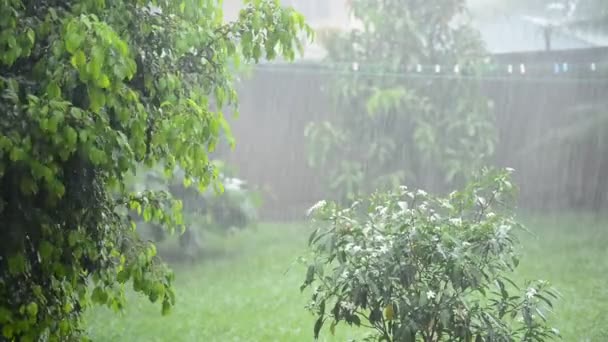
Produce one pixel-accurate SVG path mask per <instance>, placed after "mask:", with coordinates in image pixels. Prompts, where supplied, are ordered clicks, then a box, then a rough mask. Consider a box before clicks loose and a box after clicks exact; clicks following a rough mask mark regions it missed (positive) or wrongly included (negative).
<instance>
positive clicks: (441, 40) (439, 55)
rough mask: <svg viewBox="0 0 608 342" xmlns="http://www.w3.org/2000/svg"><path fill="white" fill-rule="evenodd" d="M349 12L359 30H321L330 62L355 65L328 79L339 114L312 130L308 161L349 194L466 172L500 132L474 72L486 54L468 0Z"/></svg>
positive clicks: (360, 0)
mask: <svg viewBox="0 0 608 342" xmlns="http://www.w3.org/2000/svg"><path fill="white" fill-rule="evenodd" d="M351 10H352V14H353V16H354V18H355V19H356V21H357V22H358V23H359V27H360V28H359V29H355V30H353V31H352V32H347V33H339V32H338V33H336V32H333V33H327V34H323V35H320V37H323V41H324V45H325V47H326V49H327V52H328V56H327V60H328V62H330V63H334V64H335V65H336V66H338V67H343V68H344V69H345V70H347V71H348V73H347V75H345V76H344V75H342V76H337V77H336V78H335V79H334V80H333V81H334V82H333V83H332V85H331V86H330V88H331V89H330V91H331V92H332V94H333V95H334V98H335V100H336V104H337V105H336V107H337V108H338V109H337V110H336V113H335V115H332V117H331V119H329V120H327V121H326V122H316V123H313V124H311V125H310V126H309V127H308V128H307V131H306V135H307V137H308V139H309V143H310V151H311V152H310V157H311V158H310V163H311V164H312V165H313V166H315V167H318V168H319V169H320V170H331V171H328V173H327V174H324V175H323V178H325V179H326V180H328V185H329V187H330V188H331V189H332V191H334V192H335V191H336V190H337V189H340V191H339V194H340V197H343V198H352V197H354V195H356V194H357V193H368V192H370V190H373V189H376V188H383V187H386V186H394V185H397V184H403V182H408V184H419V185H421V186H424V187H425V188H427V189H436V188H440V187H441V186H442V184H445V183H451V182H453V181H459V180H464V179H466V178H467V175H469V174H471V171H472V170H475V169H477V168H478V167H479V166H480V165H482V164H483V163H484V161H485V160H486V159H487V158H488V157H489V156H491V155H492V153H493V147H494V143H495V140H496V137H495V136H496V133H495V128H494V123H493V115H492V110H491V107H490V104H489V102H488V100H486V99H485V98H484V97H483V96H481V95H480V89H479V88H480V86H479V84H478V83H477V82H476V81H475V80H474V78H473V77H471V76H472V75H474V73H475V72H476V71H475V70H474V69H473V68H472V67H471V65H479V64H481V62H482V61H483V59H484V57H485V56H484V49H483V46H482V43H481V40H480V38H479V35H478V33H477V32H475V31H474V30H473V29H472V28H471V26H470V25H469V23H468V19H467V18H468V16H467V12H466V7H465V1H464V0H450V1H444V0H433V1H416V0H389V1H383V2H381V3H378V2H377V1H373V0H353V1H351ZM386 18H391V20H386ZM436 65H439V66H440V68H439V69H437V68H436ZM406 74H407V75H409V76H404V75H406ZM446 74H448V75H452V76H453V75H455V74H460V75H457V76H456V77H450V76H446ZM439 75H443V76H439ZM438 76H439V77H438Z"/></svg>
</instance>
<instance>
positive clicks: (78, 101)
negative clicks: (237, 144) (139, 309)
mask: <svg viewBox="0 0 608 342" xmlns="http://www.w3.org/2000/svg"><path fill="white" fill-rule="evenodd" d="M246 3H247V6H246V7H245V8H244V9H243V10H242V11H241V12H240V16H239V19H238V21H236V22H232V23H224V22H223V15H222V10H221V6H220V4H221V1H215V0H196V1H195V0H185V1H173V0H152V1H144V0H130V1H118V0H106V1H103V0H72V1H54V0H46V1H25V0H6V1H0V116H1V117H0V132H1V134H0V222H1V225H2V227H1V229H0V330H1V334H2V336H3V338H4V339H8V340H20V341H33V340H38V339H40V338H43V339H49V340H54V341H59V340H62V341H65V340H70V339H72V338H75V337H76V336H77V335H79V334H80V333H81V332H80V331H79V319H80V317H81V314H82V312H83V310H84V309H86V307H88V306H89V305H90V304H91V303H99V304H106V305H108V306H110V307H112V308H114V309H120V308H121V307H122V306H123V305H124V301H125V299H124V293H123V291H124V287H125V283H126V282H127V281H129V280H132V283H133V288H134V289H135V290H136V291H138V292H140V293H143V294H145V295H146V296H148V297H149V299H150V300H151V301H153V302H155V301H160V302H162V308H163V309H162V311H163V313H166V312H168V310H169V309H170V307H171V306H172V305H173V303H174V301H175V297H174V295H173V290H172V288H171V282H172V279H173V276H172V274H171V272H170V271H169V270H168V269H167V268H166V267H165V266H164V265H163V264H162V263H161V262H160V261H159V260H158V259H157V258H156V257H155V247H154V245H152V244H150V243H147V242H144V241H141V240H140V239H139V237H138V234H137V232H136V230H135V226H134V225H133V224H132V221H131V220H130V219H129V217H128V216H127V214H126V213H127V210H128V209H132V210H136V211H138V212H139V213H141V215H143V217H144V218H145V219H146V220H147V221H155V222H159V223H163V224H165V225H167V226H169V227H170V229H173V228H175V227H180V226H181V217H180V214H179V211H180V207H181V204H180V203H179V202H174V201H171V199H170V198H169V197H168V196H167V195H166V194H162V193H159V194H155V193H152V192H149V191H144V192H140V193H135V194H133V193H129V192H128V191H127V190H126V188H125V178H124V177H125V175H126V174H127V173H128V172H129V171H132V170H134V168H135V167H136V165H137V164H140V163H145V164H147V165H148V166H153V165H155V164H159V163H162V164H163V165H164V167H165V169H166V171H167V172H168V173H171V172H172V170H173V169H174V167H176V166H179V167H181V168H182V169H183V170H184V172H185V178H186V181H185V182H186V184H191V183H193V184H196V185H197V186H198V187H199V188H201V189H203V188H205V187H207V186H208V185H209V184H211V183H212V182H213V180H214V179H215V177H216V172H215V171H214V170H213V168H212V167H210V163H209V158H208V153H209V151H212V150H213V149H214V147H215V146H216V144H217V142H218V139H219V135H220V132H221V131H228V125H227V124H226V121H225V120H224V118H223V114H222V111H221V109H222V108H223V107H224V106H225V105H228V104H234V103H235V101H236V94H235V91H234V90H233V88H232V86H231V72H232V70H233V69H232V68H231V65H234V64H235V63H238V61H239V59H240V57H243V58H244V59H245V60H246V61H249V60H254V61H258V60H259V59H261V58H264V57H265V58H268V59H272V58H275V57H277V56H283V57H286V58H293V57H294V53H295V51H294V50H295V48H296V47H299V41H298V40H297V35H298V33H299V32H301V31H303V30H304V31H308V28H307V27H306V25H305V23H304V19H303V17H302V16H301V15H299V14H298V13H296V12H294V11H293V10H291V9H283V8H281V7H280V6H279V3H278V1H273V0H251V1H246ZM169 209H173V211H174V212H173V213H172V212H170V210H169Z"/></svg>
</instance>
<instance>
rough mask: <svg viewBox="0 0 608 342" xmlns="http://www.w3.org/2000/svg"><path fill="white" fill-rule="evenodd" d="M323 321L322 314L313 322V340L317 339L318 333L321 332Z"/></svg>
mask: <svg viewBox="0 0 608 342" xmlns="http://www.w3.org/2000/svg"><path fill="white" fill-rule="evenodd" d="M323 323H325V319H324V317H323V316H321V317H319V318H318V319H317V321H316V322H315V326H314V330H313V332H314V336H315V340H318V339H319V333H320V332H321V328H323Z"/></svg>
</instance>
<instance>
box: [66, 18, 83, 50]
mask: <svg viewBox="0 0 608 342" xmlns="http://www.w3.org/2000/svg"><path fill="white" fill-rule="evenodd" d="M69 26H70V25H68V29H69ZM83 41H84V36H83V35H81V34H80V33H79V32H78V31H77V30H72V31H68V33H67V34H66V36H65V49H66V50H67V51H68V52H69V53H71V54H74V53H75V52H76V50H78V48H80V45H81V44H82V42H83Z"/></svg>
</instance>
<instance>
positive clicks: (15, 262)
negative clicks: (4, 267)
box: [8, 254, 25, 275]
mask: <svg viewBox="0 0 608 342" xmlns="http://www.w3.org/2000/svg"><path fill="white" fill-rule="evenodd" d="M8 270H9V272H10V273H11V274H12V275H18V274H21V273H23V272H25V256H23V254H17V255H13V256H11V257H9V258H8Z"/></svg>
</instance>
